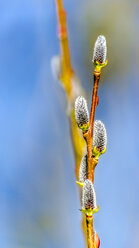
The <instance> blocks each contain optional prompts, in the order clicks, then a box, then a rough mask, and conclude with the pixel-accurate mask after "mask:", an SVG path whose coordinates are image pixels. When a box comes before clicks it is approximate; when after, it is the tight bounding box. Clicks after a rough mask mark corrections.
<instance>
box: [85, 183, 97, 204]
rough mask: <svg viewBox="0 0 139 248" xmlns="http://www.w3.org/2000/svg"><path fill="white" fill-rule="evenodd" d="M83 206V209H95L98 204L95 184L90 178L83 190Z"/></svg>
mask: <svg viewBox="0 0 139 248" xmlns="http://www.w3.org/2000/svg"><path fill="white" fill-rule="evenodd" d="M82 208H83V209H90V208H91V209H95V208H97V204H96V194H95V189H94V185H93V184H92V182H91V181H90V180H89V179H86V180H85V182H84V186H83V191H82Z"/></svg>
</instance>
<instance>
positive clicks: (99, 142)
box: [75, 35, 107, 215]
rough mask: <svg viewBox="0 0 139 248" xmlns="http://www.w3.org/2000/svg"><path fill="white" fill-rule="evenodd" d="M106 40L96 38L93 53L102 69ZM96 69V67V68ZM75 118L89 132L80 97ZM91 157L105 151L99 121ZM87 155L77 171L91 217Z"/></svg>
mask: <svg viewBox="0 0 139 248" xmlns="http://www.w3.org/2000/svg"><path fill="white" fill-rule="evenodd" d="M106 53H107V47H106V39H105V37H104V36H103V35H100V36H98V38H97V40H96V43H95V47H94V53H93V60H92V61H93V62H94V64H95V65H97V66H100V67H102V64H103V65H104V64H105V63H106ZM97 68H98V67H97ZM75 118H76V121H77V124H78V127H79V128H81V129H82V131H83V134H85V133H87V132H88V130H89V111H88V107H87V102H86V99H85V98H84V97H82V96H79V97H77V99H76V101H75ZM92 139H93V140H92V156H93V157H94V159H95V161H98V159H99V156H100V155H101V154H103V153H104V152H105V151H106V145H107V133H106V128H105V125H104V124H103V123H102V121H100V120H96V121H95V122H94V124H93V137H92ZM87 156H88V155H87V153H85V155H84V156H83V158H82V160H81V164H80V169H79V182H78V183H79V184H80V185H81V186H82V187H83V188H82V201H81V204H82V211H83V212H84V213H85V214H86V215H92V214H93V213H94V212H95V210H96V209H97V203H96V194H95V189H94V184H93V183H92V182H91V180H89V179H88V159H87Z"/></svg>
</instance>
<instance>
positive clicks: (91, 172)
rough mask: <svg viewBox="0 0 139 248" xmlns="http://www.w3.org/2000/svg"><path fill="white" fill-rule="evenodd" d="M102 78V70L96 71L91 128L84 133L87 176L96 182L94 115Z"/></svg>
mask: <svg viewBox="0 0 139 248" xmlns="http://www.w3.org/2000/svg"><path fill="white" fill-rule="evenodd" d="M99 79H100V72H96V71H95V72H94V87H93V94H92V104H91V113H90V122H89V129H88V132H86V133H85V134H84V138H85V139H86V143H87V162H88V171H87V174H88V176H87V178H88V179H89V180H90V181H91V182H92V183H94V169H95V166H96V165H97V160H96V159H95V158H93V154H92V144H93V139H92V136H93V126H94V117H95V111H96V107H97V104H98V95H97V91H98V84H99Z"/></svg>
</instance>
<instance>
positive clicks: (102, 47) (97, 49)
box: [92, 35, 107, 64]
mask: <svg viewBox="0 0 139 248" xmlns="http://www.w3.org/2000/svg"><path fill="white" fill-rule="evenodd" d="M106 56H107V45H106V38H105V37H104V36H103V35H99V36H98V38H97V40H96V42H95V46H94V53H93V59H92V61H93V62H94V63H95V62H99V63H101V64H105V63H106Z"/></svg>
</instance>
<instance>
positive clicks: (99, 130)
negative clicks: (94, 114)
mask: <svg viewBox="0 0 139 248" xmlns="http://www.w3.org/2000/svg"><path fill="white" fill-rule="evenodd" d="M106 145H107V132H106V128H105V125H104V124H103V122H102V121H99V120H96V121H95V122H94V129H93V147H96V148H97V149H98V150H99V151H100V152H102V151H103V150H104V149H105V147H106Z"/></svg>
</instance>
